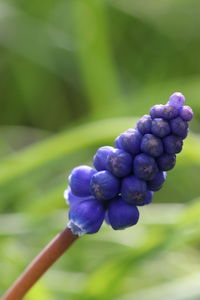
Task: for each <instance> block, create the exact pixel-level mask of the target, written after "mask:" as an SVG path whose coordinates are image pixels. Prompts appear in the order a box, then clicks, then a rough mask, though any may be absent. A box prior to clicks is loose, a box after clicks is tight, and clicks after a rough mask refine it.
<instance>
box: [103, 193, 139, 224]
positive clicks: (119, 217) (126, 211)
mask: <svg viewBox="0 0 200 300" xmlns="http://www.w3.org/2000/svg"><path fill="white" fill-rule="evenodd" d="M107 218H108V221H109V223H110V225H111V226H112V228H113V229H115V230H121V229H125V228H127V227H130V226H133V225H135V224H137V222H138V220H139V210H138V208H137V207H136V206H135V205H133V204H130V203H127V202H125V201H123V200H122V198H121V197H117V198H116V199H113V200H112V201H111V202H110V203H109V207H108V217H107Z"/></svg>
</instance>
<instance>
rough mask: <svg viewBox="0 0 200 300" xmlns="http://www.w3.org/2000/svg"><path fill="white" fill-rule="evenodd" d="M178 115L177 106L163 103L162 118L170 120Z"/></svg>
mask: <svg viewBox="0 0 200 300" xmlns="http://www.w3.org/2000/svg"><path fill="white" fill-rule="evenodd" d="M178 115H179V110H178V108H176V107H174V106H172V105H168V104H166V105H164V107H163V112H162V118H163V119H166V120H171V119H174V118H176V117H177V116H178Z"/></svg>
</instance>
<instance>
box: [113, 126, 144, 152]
mask: <svg viewBox="0 0 200 300" xmlns="http://www.w3.org/2000/svg"><path fill="white" fill-rule="evenodd" d="M141 140H142V135H141V133H140V132H139V131H138V130H136V129H131V128H130V129H128V130H127V131H125V132H124V133H122V134H121V135H120V136H119V139H118V141H117V144H118V147H120V149H122V150H124V151H126V152H128V153H131V154H132V155H136V154H138V153H139V152H140V145H141Z"/></svg>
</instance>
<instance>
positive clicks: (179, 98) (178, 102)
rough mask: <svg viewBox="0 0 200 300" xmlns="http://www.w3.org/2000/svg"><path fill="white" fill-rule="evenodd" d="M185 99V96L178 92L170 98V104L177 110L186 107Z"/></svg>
mask: <svg viewBox="0 0 200 300" xmlns="http://www.w3.org/2000/svg"><path fill="white" fill-rule="evenodd" d="M184 102H185V97H184V96H183V94H181V93H179V92H176V93H174V94H172V95H171V96H170V97H169V101H168V104H169V105H171V106H174V107H176V108H180V107H182V106H183V105H184Z"/></svg>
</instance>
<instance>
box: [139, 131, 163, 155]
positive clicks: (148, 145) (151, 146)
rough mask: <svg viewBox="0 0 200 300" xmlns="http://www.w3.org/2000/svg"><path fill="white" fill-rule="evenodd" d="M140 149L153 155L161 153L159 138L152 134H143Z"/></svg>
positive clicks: (161, 146)
mask: <svg viewBox="0 0 200 300" xmlns="http://www.w3.org/2000/svg"><path fill="white" fill-rule="evenodd" d="M141 151H142V152H144V153H146V154H148V155H151V156H153V157H157V156H160V155H161V154H162V153H163V144H162V141H161V139H159V138H158V137H156V136H154V135H153V134H145V135H144V137H143V139H142V143H141Z"/></svg>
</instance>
